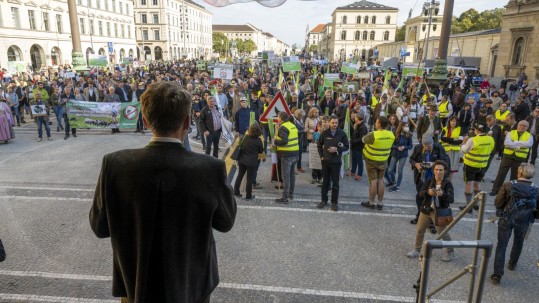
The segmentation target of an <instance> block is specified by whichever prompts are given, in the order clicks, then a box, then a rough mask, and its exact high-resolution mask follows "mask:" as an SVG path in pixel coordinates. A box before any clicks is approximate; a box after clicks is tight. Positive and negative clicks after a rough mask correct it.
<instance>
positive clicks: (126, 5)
mask: <svg viewBox="0 0 539 303" xmlns="http://www.w3.org/2000/svg"><path fill="white" fill-rule="evenodd" d="M125 14H126V15H128V16H129V4H127V3H126V4H125Z"/></svg>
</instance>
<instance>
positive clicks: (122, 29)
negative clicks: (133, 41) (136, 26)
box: [120, 24, 125, 38]
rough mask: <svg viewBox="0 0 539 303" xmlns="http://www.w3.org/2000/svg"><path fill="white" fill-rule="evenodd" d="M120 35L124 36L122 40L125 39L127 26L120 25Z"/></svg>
mask: <svg viewBox="0 0 539 303" xmlns="http://www.w3.org/2000/svg"><path fill="white" fill-rule="evenodd" d="M120 33H121V34H122V38H125V25H123V24H120Z"/></svg>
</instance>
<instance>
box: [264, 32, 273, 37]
mask: <svg viewBox="0 0 539 303" xmlns="http://www.w3.org/2000/svg"><path fill="white" fill-rule="evenodd" d="M264 35H266V36H268V37H270V38H273V37H274V36H273V35H272V34H270V33H268V32H265V33H264Z"/></svg>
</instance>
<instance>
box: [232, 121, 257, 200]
mask: <svg viewBox="0 0 539 303" xmlns="http://www.w3.org/2000/svg"><path fill="white" fill-rule="evenodd" d="M261 135H262V131H261V130H260V127H259V126H258V124H256V123H253V124H251V126H249V131H248V133H247V134H245V136H244V137H243V138H242V141H241V143H240V144H241V151H240V155H239V157H238V176H237V177H236V183H234V195H235V196H236V197H241V196H242V195H241V193H240V186H241V181H242V180H243V176H244V175H245V172H247V181H246V182H245V200H252V199H254V198H255V196H253V195H252V193H253V180H254V175H255V173H256V170H257V169H258V155H259V154H262V153H263V152H264V147H263V146H262V141H261V140H260V136H261Z"/></svg>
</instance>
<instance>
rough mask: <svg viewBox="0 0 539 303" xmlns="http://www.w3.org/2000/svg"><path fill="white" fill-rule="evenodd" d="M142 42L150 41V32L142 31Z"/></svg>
mask: <svg viewBox="0 0 539 303" xmlns="http://www.w3.org/2000/svg"><path fill="white" fill-rule="evenodd" d="M142 40H143V41H144V40H148V30H147V29H145V30H142Z"/></svg>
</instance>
